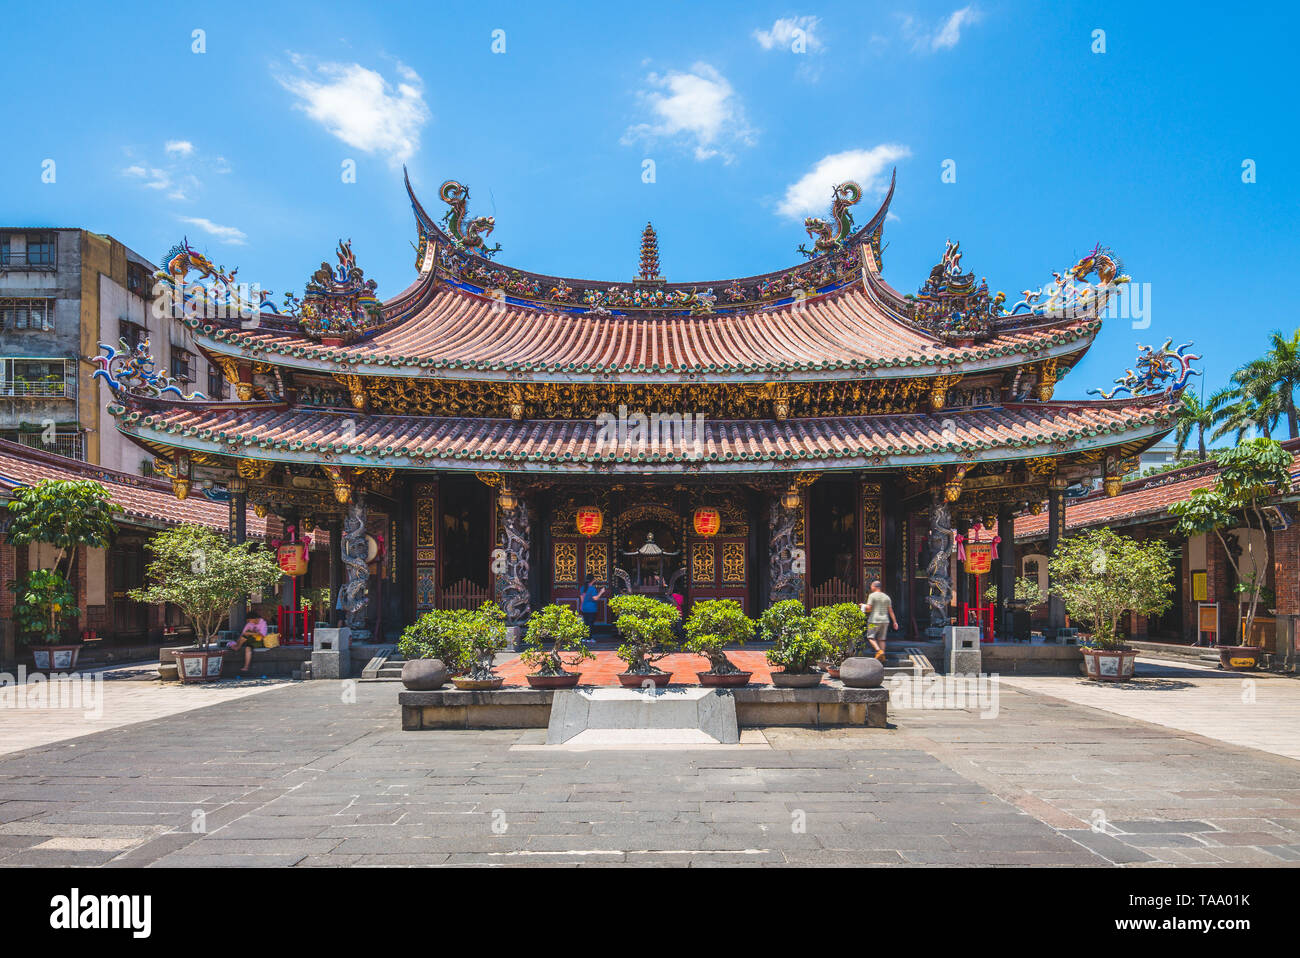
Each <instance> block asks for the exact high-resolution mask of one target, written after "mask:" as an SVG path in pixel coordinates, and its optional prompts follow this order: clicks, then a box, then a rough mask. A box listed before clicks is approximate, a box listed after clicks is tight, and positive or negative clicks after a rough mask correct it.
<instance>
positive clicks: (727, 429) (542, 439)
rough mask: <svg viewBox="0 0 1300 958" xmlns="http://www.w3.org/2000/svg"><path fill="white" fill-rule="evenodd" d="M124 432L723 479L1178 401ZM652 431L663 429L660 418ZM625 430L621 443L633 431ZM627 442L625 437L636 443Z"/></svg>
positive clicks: (1156, 410)
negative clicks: (653, 439)
mask: <svg viewBox="0 0 1300 958" xmlns="http://www.w3.org/2000/svg"><path fill="white" fill-rule="evenodd" d="M110 412H112V414H113V415H114V416H115V417H116V418H117V423H118V428H119V429H121V430H122V431H123V432H125V433H126V434H127V435H129V436H131V437H132V438H134V439H135V440H136V441H137V442H140V443H141V444H142V445H145V446H147V447H156V448H159V449H163V448H182V449H189V450H192V451H194V452H208V453H214V454H218V455H224V456H235V457H241V458H253V459H258V460H263V461H270V462H291V463H302V464H312V463H318V464H319V463H325V464H328V465H335V466H372V467H374V466H379V467H394V468H399V469H408V468H409V469H430V468H433V469H462V470H472V471H491V470H494V469H503V468H511V467H512V468H522V469H523V470H524V471H537V472H553V473H557V472H558V473H575V474H593V473H596V474H599V473H635V474H655V473H678V474H680V473H682V472H689V471H690V470H691V468H693V467H697V468H698V467H703V466H707V468H708V471H709V472H710V473H718V472H748V473H757V472H767V471H770V470H772V469H778V470H780V469H788V470H798V469H815V470H818V471H824V470H834V469H857V468H864V467H865V468H873V467H883V466H922V465H937V464H949V463H961V462H968V461H971V460H972V459H973V458H974V457H978V459H979V460H980V461H990V460H997V459H1002V458H1006V459H1024V458H1029V457H1034V456H1048V455H1059V454H1061V453H1063V452H1067V451H1072V450H1074V451H1078V450H1084V451H1086V450H1097V449H1104V448H1106V449H1108V448H1113V447H1117V446H1125V445H1131V444H1138V445H1143V446H1145V445H1147V444H1149V443H1150V442H1151V441H1152V440H1153V439H1154V438H1155V437H1157V436H1159V435H1162V434H1163V433H1165V432H1167V431H1168V430H1169V427H1170V425H1171V424H1172V416H1173V414H1172V412H1171V407H1170V406H1169V404H1168V399H1167V397H1165V396H1162V395H1158V396H1154V397H1143V398H1140V399H1131V400H1109V401H1097V400H1092V401H1086V400H1083V401H1073V402H1041V403H1040V402H1035V403H1007V404H1005V405H1004V406H1000V407H992V408H988V409H979V410H971V411H964V412H956V411H954V412H947V413H944V414H943V415H942V416H938V415H925V414H919V413H913V414H903V415H881V416H841V417H826V418H821V419H812V420H787V421H781V422H776V421H770V420H765V421H751V420H708V421H704V422H702V423H701V429H700V431H701V435H700V436H699V439H698V441H696V437H695V435H694V434H693V430H692V432H689V433H688V432H687V431H686V428H682V429H681V430H680V431H677V432H674V431H672V427H667V429H668V431H667V433H666V434H665V432H664V431H663V430H662V428H661V431H660V432H659V433H658V436H659V438H660V440H661V441H660V442H658V443H653V444H651V445H650V446H649V447H648V448H640V447H639V446H638V443H637V438H636V433H635V432H634V431H630V430H632V429H634V428H635V427H634V426H631V427H629V426H628V425H627V424H626V423H625V425H624V432H623V433H621V434H620V433H618V432H616V431H611V430H615V429H616V428H617V427H616V425H615V424H614V422H613V421H612V420H609V421H604V422H602V421H591V420H586V421H569V420H565V421H554V420H550V421H528V422H515V421H511V420H503V419H497V420H492V419H472V418H450V417H429V416H386V415H358V414H356V413H348V412H346V411H336V410H330V411H326V410H318V409H304V408H293V407H288V406H286V405H284V404H276V403H240V404H230V403H203V402H174V401H168V400H138V399H137V400H135V401H134V402H133V404H132V407H131V408H129V409H128V408H126V407H123V406H120V405H115V406H112V407H110ZM650 428H651V436H653V435H654V433H653V428H654V427H653V426H651V427H650ZM620 436H621V437H622V438H620ZM624 439H627V442H626V443H625V442H624V441H623V440H624Z"/></svg>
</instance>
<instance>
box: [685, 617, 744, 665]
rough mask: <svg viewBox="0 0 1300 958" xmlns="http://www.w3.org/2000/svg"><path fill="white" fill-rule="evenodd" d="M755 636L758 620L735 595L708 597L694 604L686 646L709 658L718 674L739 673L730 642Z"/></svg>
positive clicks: (735, 643) (738, 642)
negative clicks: (729, 654)
mask: <svg viewBox="0 0 1300 958" xmlns="http://www.w3.org/2000/svg"><path fill="white" fill-rule="evenodd" d="M753 638H754V620H753V619H751V618H750V617H749V616H747V615H745V610H744V609H742V608H741V607H740V603H739V602H737V601H735V600H734V599H704V600H702V601H700V602H696V603H695V605H694V606H692V607H691V614H690V617H689V618H687V620H686V650H687V651H688V652H694V653H695V654H696V655H702V656H704V657H705V658H707V659H708V660H709V671H710V672H712V673H713V674H714V675H735V674H736V673H737V672H739V671H740V669H738V668H737V667H736V664H735V663H734V662H732V661H731V659H729V658H727V654H726V652H724V651H723V649H724V648H725V647H726V646H728V645H744V644H745V643H746V642H748V641H750V640H752V639H753Z"/></svg>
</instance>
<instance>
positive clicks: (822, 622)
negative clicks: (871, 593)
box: [812, 602, 867, 668]
mask: <svg viewBox="0 0 1300 958" xmlns="http://www.w3.org/2000/svg"><path fill="white" fill-rule="evenodd" d="M812 620H813V624H814V626H815V628H816V630H817V634H818V635H819V636H821V638H822V639H824V640H825V642H826V644H827V645H828V646H829V647H830V652H829V653H828V654H827V655H826V661H827V662H829V663H830V664H831V665H833V666H835V667H837V668H838V667H839V665H840V663H841V662H843V661H844V660H845V659H847V658H849V657H850V656H853V655H857V654H858V649H859V647H860V646H861V645H862V638H863V636H864V635H865V633H866V631H867V614H866V613H865V612H863V611H862V609H861V607H860V606H859V605H858V604H857V603H856V602H838V603H836V604H835V605H823V606H819V607H818V608H816V609H813V611H812Z"/></svg>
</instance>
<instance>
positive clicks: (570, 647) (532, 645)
mask: <svg viewBox="0 0 1300 958" xmlns="http://www.w3.org/2000/svg"><path fill="white" fill-rule="evenodd" d="M590 634H591V630H590V629H589V628H587V623H586V622H584V621H582V616H580V615H578V613H577V612H575V611H573V608H572V607H571V606H567V605H557V604H556V603H551V604H550V605H548V606H546V607H545V608H544V609H540V610H538V611H537V612H534V613H533V614H532V617H531V618H529V620H528V628H527V629H526V630H525V632H524V645H525V648H524V651H523V652H522V653H521V654H520V656H519V658H521V659H522V660H523V662H524V664H525V665H527V666H528V667H529V668H534V669H536V670H537V671H536V672H532V673H530V674H529V675H528V676H527V678H528V684H529V685H530V686H532V687H533V688H535V689H571V688H573V687H574V686H575V685H577V684H578V680H579V679H581V678H582V673H581V672H569V671H567V670H566V669H565V668H564V667H565V666H566V665H581V664H582V663H583V662H584V661H585V660H587V659H594V658H595V656H594V655H592V654H591V653H590V652H589V651H587V647H586V645H585V644H584V643H585V642H586V641H587V637H588V636H589V635H590ZM565 653H568V654H569V655H570V656H571V658H568V659H566V658H565V657H564V656H565Z"/></svg>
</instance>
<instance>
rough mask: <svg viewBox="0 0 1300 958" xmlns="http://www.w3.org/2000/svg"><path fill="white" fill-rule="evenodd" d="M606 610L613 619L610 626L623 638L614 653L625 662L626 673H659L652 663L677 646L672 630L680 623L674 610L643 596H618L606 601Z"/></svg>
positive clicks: (665, 604)
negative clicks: (607, 609) (612, 625)
mask: <svg viewBox="0 0 1300 958" xmlns="http://www.w3.org/2000/svg"><path fill="white" fill-rule="evenodd" d="M609 609H610V611H611V612H613V613H614V615H615V616H617V618H616V619H615V620H614V627H615V628H616V629H618V634H619V635H620V636H621V637H622V638H623V644H622V645H620V646H619V647H618V652H617V653H616V654H617V655H618V657H619V658H620V659H622V660H623V661H624V662H626V663H627V670H628V672H629V673H631V674H632V675H653V674H656V673H659V672H662V671H663V670H662V669H660V668H658V667H657V666H655V664H654V663H655V662H658V661H659V660H660V659H662V658H663V657H664V656H665V655H668V654H669V653H670V652H672V651H673V649H675V648H676V647H677V635H676V632H675V631H674V628H675V626H676V625H677V624H678V623H679V622H681V620H682V614H681V613H680V612H678V611H677V607H676V606H675V605H669V604H668V603H667V602H660V601H658V600H657V599H652V598H650V597H649V596H647V595H620V596H617V597H615V598H613V599H610V600H609Z"/></svg>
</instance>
